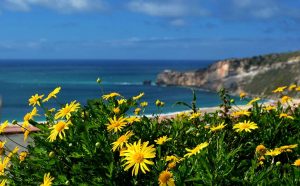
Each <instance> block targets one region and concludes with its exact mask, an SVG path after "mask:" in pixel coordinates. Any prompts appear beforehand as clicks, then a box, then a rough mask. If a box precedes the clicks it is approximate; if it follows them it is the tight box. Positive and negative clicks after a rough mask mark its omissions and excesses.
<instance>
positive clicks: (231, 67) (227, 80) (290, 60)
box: [156, 51, 300, 95]
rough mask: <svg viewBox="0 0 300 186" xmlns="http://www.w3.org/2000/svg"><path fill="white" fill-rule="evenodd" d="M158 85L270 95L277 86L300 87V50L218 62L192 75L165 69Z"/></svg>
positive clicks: (192, 72) (191, 72)
mask: <svg viewBox="0 0 300 186" xmlns="http://www.w3.org/2000/svg"><path fill="white" fill-rule="evenodd" d="M156 83H157V85H166V86H189V87H198V88H203V89H207V90H211V91H218V90H219V89H220V88H222V87H224V88H226V89H227V90H229V91H230V92H231V93H232V94H238V93H239V92H241V91H244V92H246V93H248V94H251V95H269V94H270V93H271V91H272V90H273V89H274V88H275V87H277V86H283V85H289V84H292V83H295V84H298V85H299V84H300V51H297V52H290V53H282V54H269V55H262V56H255V57H251V58H240V59H227V60H221V61H217V62H216V63H213V64H212V65H210V66H209V67H207V68H206V69H199V70H196V71H190V72H177V71H172V70H165V71H164V72H162V73H160V74H158V76H157V81H156Z"/></svg>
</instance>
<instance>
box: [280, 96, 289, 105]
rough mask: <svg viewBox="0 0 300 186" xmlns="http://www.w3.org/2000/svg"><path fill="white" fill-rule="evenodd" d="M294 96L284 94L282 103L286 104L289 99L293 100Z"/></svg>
mask: <svg viewBox="0 0 300 186" xmlns="http://www.w3.org/2000/svg"><path fill="white" fill-rule="evenodd" d="M291 100H292V98H291V97H289V96H282V98H281V103H282V104H284V103H287V102H288V101H291Z"/></svg>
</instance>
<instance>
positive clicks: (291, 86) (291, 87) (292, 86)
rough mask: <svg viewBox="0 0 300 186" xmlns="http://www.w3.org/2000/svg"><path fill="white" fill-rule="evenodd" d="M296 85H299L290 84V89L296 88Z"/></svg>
mask: <svg viewBox="0 0 300 186" xmlns="http://www.w3.org/2000/svg"><path fill="white" fill-rule="evenodd" d="M296 87H297V85H295V84H292V85H290V86H289V91H292V90H294V89H295V88H296Z"/></svg>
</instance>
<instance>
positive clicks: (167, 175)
mask: <svg viewBox="0 0 300 186" xmlns="http://www.w3.org/2000/svg"><path fill="white" fill-rule="evenodd" d="M158 184H159V186H175V180H174V179H173V174H172V173H171V172H169V171H168V170H165V171H162V172H161V173H160V174H159V177H158Z"/></svg>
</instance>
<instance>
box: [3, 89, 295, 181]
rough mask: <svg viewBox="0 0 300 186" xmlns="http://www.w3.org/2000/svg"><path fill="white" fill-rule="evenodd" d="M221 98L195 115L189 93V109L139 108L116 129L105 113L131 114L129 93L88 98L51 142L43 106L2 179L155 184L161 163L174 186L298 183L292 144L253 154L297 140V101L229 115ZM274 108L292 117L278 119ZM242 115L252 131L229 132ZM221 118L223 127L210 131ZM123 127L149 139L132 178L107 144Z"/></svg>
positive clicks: (228, 106) (223, 95)
mask: <svg viewBox="0 0 300 186" xmlns="http://www.w3.org/2000/svg"><path fill="white" fill-rule="evenodd" d="M220 97H221V99H222V101H223V104H222V105H220V110H217V111H215V112H214V113H202V114H201V116H198V117H196V118H193V117H192V116H193V115H195V114H198V113H199V109H198V108H196V96H194V100H193V102H192V105H189V104H186V103H179V104H184V105H186V106H188V107H189V108H191V109H192V110H193V112H191V113H188V112H186V113H181V114H178V115H177V116H175V117H174V118H166V119H161V118H160V117H158V116H154V117H146V116H144V115H143V114H142V115H140V116H139V117H140V120H139V121H135V122H133V123H132V124H126V126H125V127H124V128H122V130H121V131H118V132H113V131H110V132H109V131H108V130H107V124H108V123H109V119H110V118H113V117H114V116H116V117H117V118H120V117H124V118H128V117H130V115H132V114H131V111H132V110H133V109H134V108H136V107H138V106H139V103H140V102H139V100H138V99H133V98H130V99H128V100H127V102H126V103H123V104H120V103H119V101H118V100H120V99H119V98H120V97H111V98H109V99H107V100H104V99H102V98H99V99H95V100H89V101H88V102H87V104H86V106H82V107H81V108H79V109H78V110H77V111H74V112H72V116H71V117H70V118H69V120H70V121H71V123H72V125H70V126H69V129H68V130H65V133H66V135H65V137H64V138H63V139H60V138H59V137H57V139H56V140H54V142H49V139H48V137H49V135H50V132H51V130H52V129H49V127H51V126H53V125H55V124H56V123H57V120H56V119H55V117H54V114H53V113H49V112H47V111H48V109H47V108H44V109H45V110H46V113H48V115H47V118H46V119H47V121H46V122H42V123H36V122H32V123H33V124H34V125H35V126H36V127H38V128H39V129H40V131H39V132H37V133H32V134H30V136H31V138H33V141H34V143H32V144H31V145H29V146H28V156H27V157H26V158H25V160H24V161H22V162H20V161H19V159H18V157H17V156H13V157H12V159H11V166H10V167H9V168H8V169H7V170H6V173H5V175H4V177H5V178H6V179H8V182H9V184H10V185H16V186H21V185H39V184H41V183H42V182H43V176H44V174H45V173H48V172H49V173H50V174H51V176H52V177H54V178H55V179H54V181H53V185H157V184H158V178H159V175H160V173H161V172H162V171H164V170H167V169H168V170H169V171H170V172H171V173H172V174H173V178H174V180H175V183H176V185H299V184H300V179H299V178H300V176H299V175H300V169H299V167H296V166H294V165H292V164H293V163H294V161H295V160H296V159H298V158H299V148H293V149H290V151H291V152H282V153H281V154H279V155H278V156H275V157H271V156H266V155H265V156H264V157H265V160H263V161H261V162H263V163H261V164H260V161H259V158H260V157H261V155H259V153H258V152H256V147H257V146H258V145H260V144H263V145H264V146H265V147H266V148H268V149H269V150H270V149H275V148H278V147H280V146H283V145H292V144H299V140H300V130H299V129H300V125H299V120H300V109H299V107H298V106H297V105H296V106H292V105H290V104H284V105H282V104H280V103H279V102H278V104H277V108H276V109H275V110H270V111H267V110H266V109H265V106H263V105H260V104H258V103H254V104H253V105H252V106H251V108H249V111H250V115H249V116H247V115H241V116H238V117H233V116H232V115H231V113H232V112H233V111H237V110H240V109H239V108H238V107H235V106H232V101H231V99H230V97H229V95H228V94H227V92H226V90H221V91H220ZM152 104H154V103H152ZM116 107H118V108H119V109H120V111H119V112H118V113H116V112H114V108H116ZM281 113H288V114H289V115H290V116H292V117H294V119H289V118H280V117H279V115H280V114H281ZM244 120H247V121H252V122H255V123H256V124H257V125H258V129H255V130H252V131H251V132H245V131H243V132H236V131H235V130H234V129H233V126H234V125H235V124H237V123H239V122H243V121H244ZM223 122H224V124H225V125H226V126H225V128H223V129H220V130H216V131H211V129H212V127H213V126H217V125H219V124H221V123H223ZM129 130H131V131H133V132H134V135H133V136H132V137H130V139H129V141H128V143H131V144H132V143H133V142H136V141H138V140H140V139H141V140H142V141H143V142H145V141H149V143H150V144H154V145H155V148H156V157H155V158H153V159H149V160H151V161H153V162H154V164H153V165H148V167H149V169H150V172H147V173H146V174H143V173H142V172H141V171H140V172H139V174H138V176H133V175H132V174H131V169H129V171H124V166H123V164H124V161H123V160H122V159H123V158H122V157H120V154H119V153H120V152H119V150H117V151H116V152H113V151H112V146H113V145H112V143H113V142H115V141H116V140H117V139H118V138H119V137H120V136H121V135H123V134H125V133H126V132H127V131H129ZM162 136H167V137H168V138H171V140H169V141H166V142H165V143H164V144H162V145H158V144H156V143H155V141H154V140H156V139H158V138H159V137H162ZM204 142H208V143H209V145H208V146H207V147H206V148H203V149H201V150H199V153H195V154H194V155H191V156H190V157H188V156H186V157H185V155H186V154H187V150H186V148H188V149H193V148H195V147H196V146H197V145H199V144H201V143H204ZM171 155H174V156H176V157H178V159H179V160H178V161H176V162H174V163H176V166H173V167H172V168H170V167H169V168H168V165H169V163H170V162H167V161H166V156H171ZM278 162H280V163H278Z"/></svg>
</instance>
